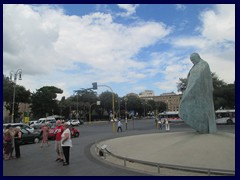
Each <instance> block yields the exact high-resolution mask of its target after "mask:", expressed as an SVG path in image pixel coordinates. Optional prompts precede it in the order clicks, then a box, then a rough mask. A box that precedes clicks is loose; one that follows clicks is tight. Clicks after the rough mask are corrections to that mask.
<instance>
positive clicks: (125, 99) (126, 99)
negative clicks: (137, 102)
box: [124, 97, 128, 130]
mask: <svg viewBox="0 0 240 180" xmlns="http://www.w3.org/2000/svg"><path fill="white" fill-rule="evenodd" d="M124 101H125V124H126V130H127V101H128V98H127V97H125V98H124Z"/></svg>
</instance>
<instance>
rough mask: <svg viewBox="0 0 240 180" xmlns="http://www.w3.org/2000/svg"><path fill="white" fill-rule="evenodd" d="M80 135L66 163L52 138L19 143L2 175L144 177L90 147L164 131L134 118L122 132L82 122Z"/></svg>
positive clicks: (229, 128)
mask: <svg viewBox="0 0 240 180" xmlns="http://www.w3.org/2000/svg"><path fill="white" fill-rule="evenodd" d="M78 129H79V130H80V137H79V138H73V139H72V141H73V147H72V148H71V150H70V165H69V166H62V163H59V162H56V161H55V159H56V157H57V156H56V152H55V150H54V141H50V146H49V147H43V148H40V144H28V145H23V146H21V147H20V148H21V158H20V159H13V160H9V161H3V175H4V176H145V175H147V174H144V173H141V172H135V171H130V170H126V169H122V168H117V167H115V166H111V165H109V164H107V163H103V162H101V161H99V160H97V159H96V158H95V157H94V155H92V154H91V153H90V147H91V146H92V145H93V144H95V143H96V142H99V141H102V140H105V139H111V138H116V137H123V136H130V135H138V134H146V133H165V130H164V129H163V130H159V129H156V127H155V124H154V120H153V119H144V120H134V129H133V121H129V122H128V130H127V131H126V130H125V124H124V126H123V130H124V131H123V132H122V133H116V132H115V133H113V132H112V124H111V123H107V122H98V123H92V124H84V125H81V126H79V127H78ZM218 130H219V131H225V132H230V133H235V125H219V126H218ZM183 131H194V130H193V129H191V128H190V127H188V126H187V125H185V124H184V123H177V124H172V125H171V132H183Z"/></svg>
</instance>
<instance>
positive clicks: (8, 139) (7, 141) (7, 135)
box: [3, 124, 12, 160]
mask: <svg viewBox="0 0 240 180" xmlns="http://www.w3.org/2000/svg"><path fill="white" fill-rule="evenodd" d="M10 127H11V125H10V124H8V125H7V126H6V128H5V130H4V132H3V138H4V160H9V159H10V156H11V151H12V136H11V132H10Z"/></svg>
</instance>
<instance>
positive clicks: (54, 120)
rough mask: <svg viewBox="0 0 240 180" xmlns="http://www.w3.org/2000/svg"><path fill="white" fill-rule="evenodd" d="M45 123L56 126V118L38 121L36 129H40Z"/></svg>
mask: <svg viewBox="0 0 240 180" xmlns="http://www.w3.org/2000/svg"><path fill="white" fill-rule="evenodd" d="M45 123H50V124H54V123H56V119H55V118H48V117H47V118H40V119H38V121H37V123H36V126H35V127H40V126H41V125H43V124H45Z"/></svg>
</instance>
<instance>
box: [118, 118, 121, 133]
mask: <svg viewBox="0 0 240 180" xmlns="http://www.w3.org/2000/svg"><path fill="white" fill-rule="evenodd" d="M119 129H120V130H121V132H122V123H121V121H120V120H118V128H117V132H118V131H119Z"/></svg>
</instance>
